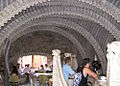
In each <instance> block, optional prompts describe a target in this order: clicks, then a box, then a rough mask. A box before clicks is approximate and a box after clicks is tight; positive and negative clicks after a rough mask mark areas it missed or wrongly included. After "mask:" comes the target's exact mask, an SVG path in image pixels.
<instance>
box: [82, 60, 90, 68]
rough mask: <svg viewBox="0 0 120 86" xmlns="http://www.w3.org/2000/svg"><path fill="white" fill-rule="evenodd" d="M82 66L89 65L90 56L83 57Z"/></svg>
mask: <svg viewBox="0 0 120 86" xmlns="http://www.w3.org/2000/svg"><path fill="white" fill-rule="evenodd" d="M82 66H83V67H89V66H90V58H84V59H83V60H82Z"/></svg>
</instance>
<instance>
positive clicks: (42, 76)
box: [39, 75, 49, 84]
mask: <svg viewBox="0 0 120 86" xmlns="http://www.w3.org/2000/svg"><path fill="white" fill-rule="evenodd" d="M39 81H40V83H41V84H46V83H47V82H48V81H49V77H48V76H46V75H40V76H39Z"/></svg>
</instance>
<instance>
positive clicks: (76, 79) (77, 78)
mask: <svg viewBox="0 0 120 86" xmlns="http://www.w3.org/2000/svg"><path fill="white" fill-rule="evenodd" d="M81 80H82V73H81V72H79V73H76V74H75V77H74V80H73V86H79V83H80V81H81Z"/></svg>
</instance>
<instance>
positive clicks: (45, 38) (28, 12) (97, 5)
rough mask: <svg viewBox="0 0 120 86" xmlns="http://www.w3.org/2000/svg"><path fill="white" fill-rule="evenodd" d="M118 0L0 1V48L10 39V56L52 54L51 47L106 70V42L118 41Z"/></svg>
mask: <svg viewBox="0 0 120 86" xmlns="http://www.w3.org/2000/svg"><path fill="white" fill-rule="evenodd" d="M119 8H120V1H119V0H1V5H0V21H1V22H0V26H1V27H0V40H1V41H0V46H1V48H0V51H1V50H2V48H3V44H4V41H5V39H6V38H8V39H10V41H11V46H10V50H9V52H10V53H9V57H10V58H14V59H16V60H17V58H18V57H19V56H22V55H29V54H31V53H36V54H45V55H47V54H48V55H51V51H52V50H53V49H56V48H57V49H60V50H61V52H62V53H65V52H70V53H72V54H76V55H77V56H76V58H77V60H78V63H80V62H81V59H82V58H85V57H89V58H91V59H92V60H93V59H94V57H95V56H96V57H97V58H98V60H99V61H100V62H101V64H102V68H103V70H104V71H105V70H106V62H107V60H106V48H107V43H110V42H112V41H114V40H118V41H119V40H120V36H119V34H120V22H119V21H120V9H119Z"/></svg>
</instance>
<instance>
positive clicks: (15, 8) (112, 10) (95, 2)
mask: <svg viewBox="0 0 120 86" xmlns="http://www.w3.org/2000/svg"><path fill="white" fill-rule="evenodd" d="M48 1H49V0H48ZM55 1H56V0H55ZM55 1H54V2H55ZM63 1H64V0H63ZM43 2H47V0H24V1H23V0H16V1H15V2H14V3H12V4H10V5H8V6H7V7H6V8H5V9H4V10H2V11H1V12H0V14H1V15H0V21H1V23H0V26H3V24H4V23H7V20H10V19H11V18H12V17H14V16H15V14H18V13H19V12H21V11H22V10H24V9H26V8H29V7H30V6H33V5H35V4H38V3H43ZM56 2H57V1H56ZM60 2H61V3H62V4H64V3H63V2H62V0H61V1H60ZM64 2H65V1H64ZM70 2H72V3H73V2H75V3H83V2H84V3H88V4H89V5H92V6H95V7H97V8H100V9H101V10H103V11H105V12H107V13H108V14H110V15H111V16H113V17H114V18H115V19H116V20H118V21H119V20H120V17H119V15H120V10H119V9H118V8H116V7H115V6H114V5H112V4H110V3H109V2H107V1H105V0H78V1H70V0H69V2H68V1H67V3H70ZM51 3H53V1H52V2H50V3H49V5H50V4H51ZM73 4H74V3H73ZM89 5H88V6H87V7H89Z"/></svg>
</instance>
